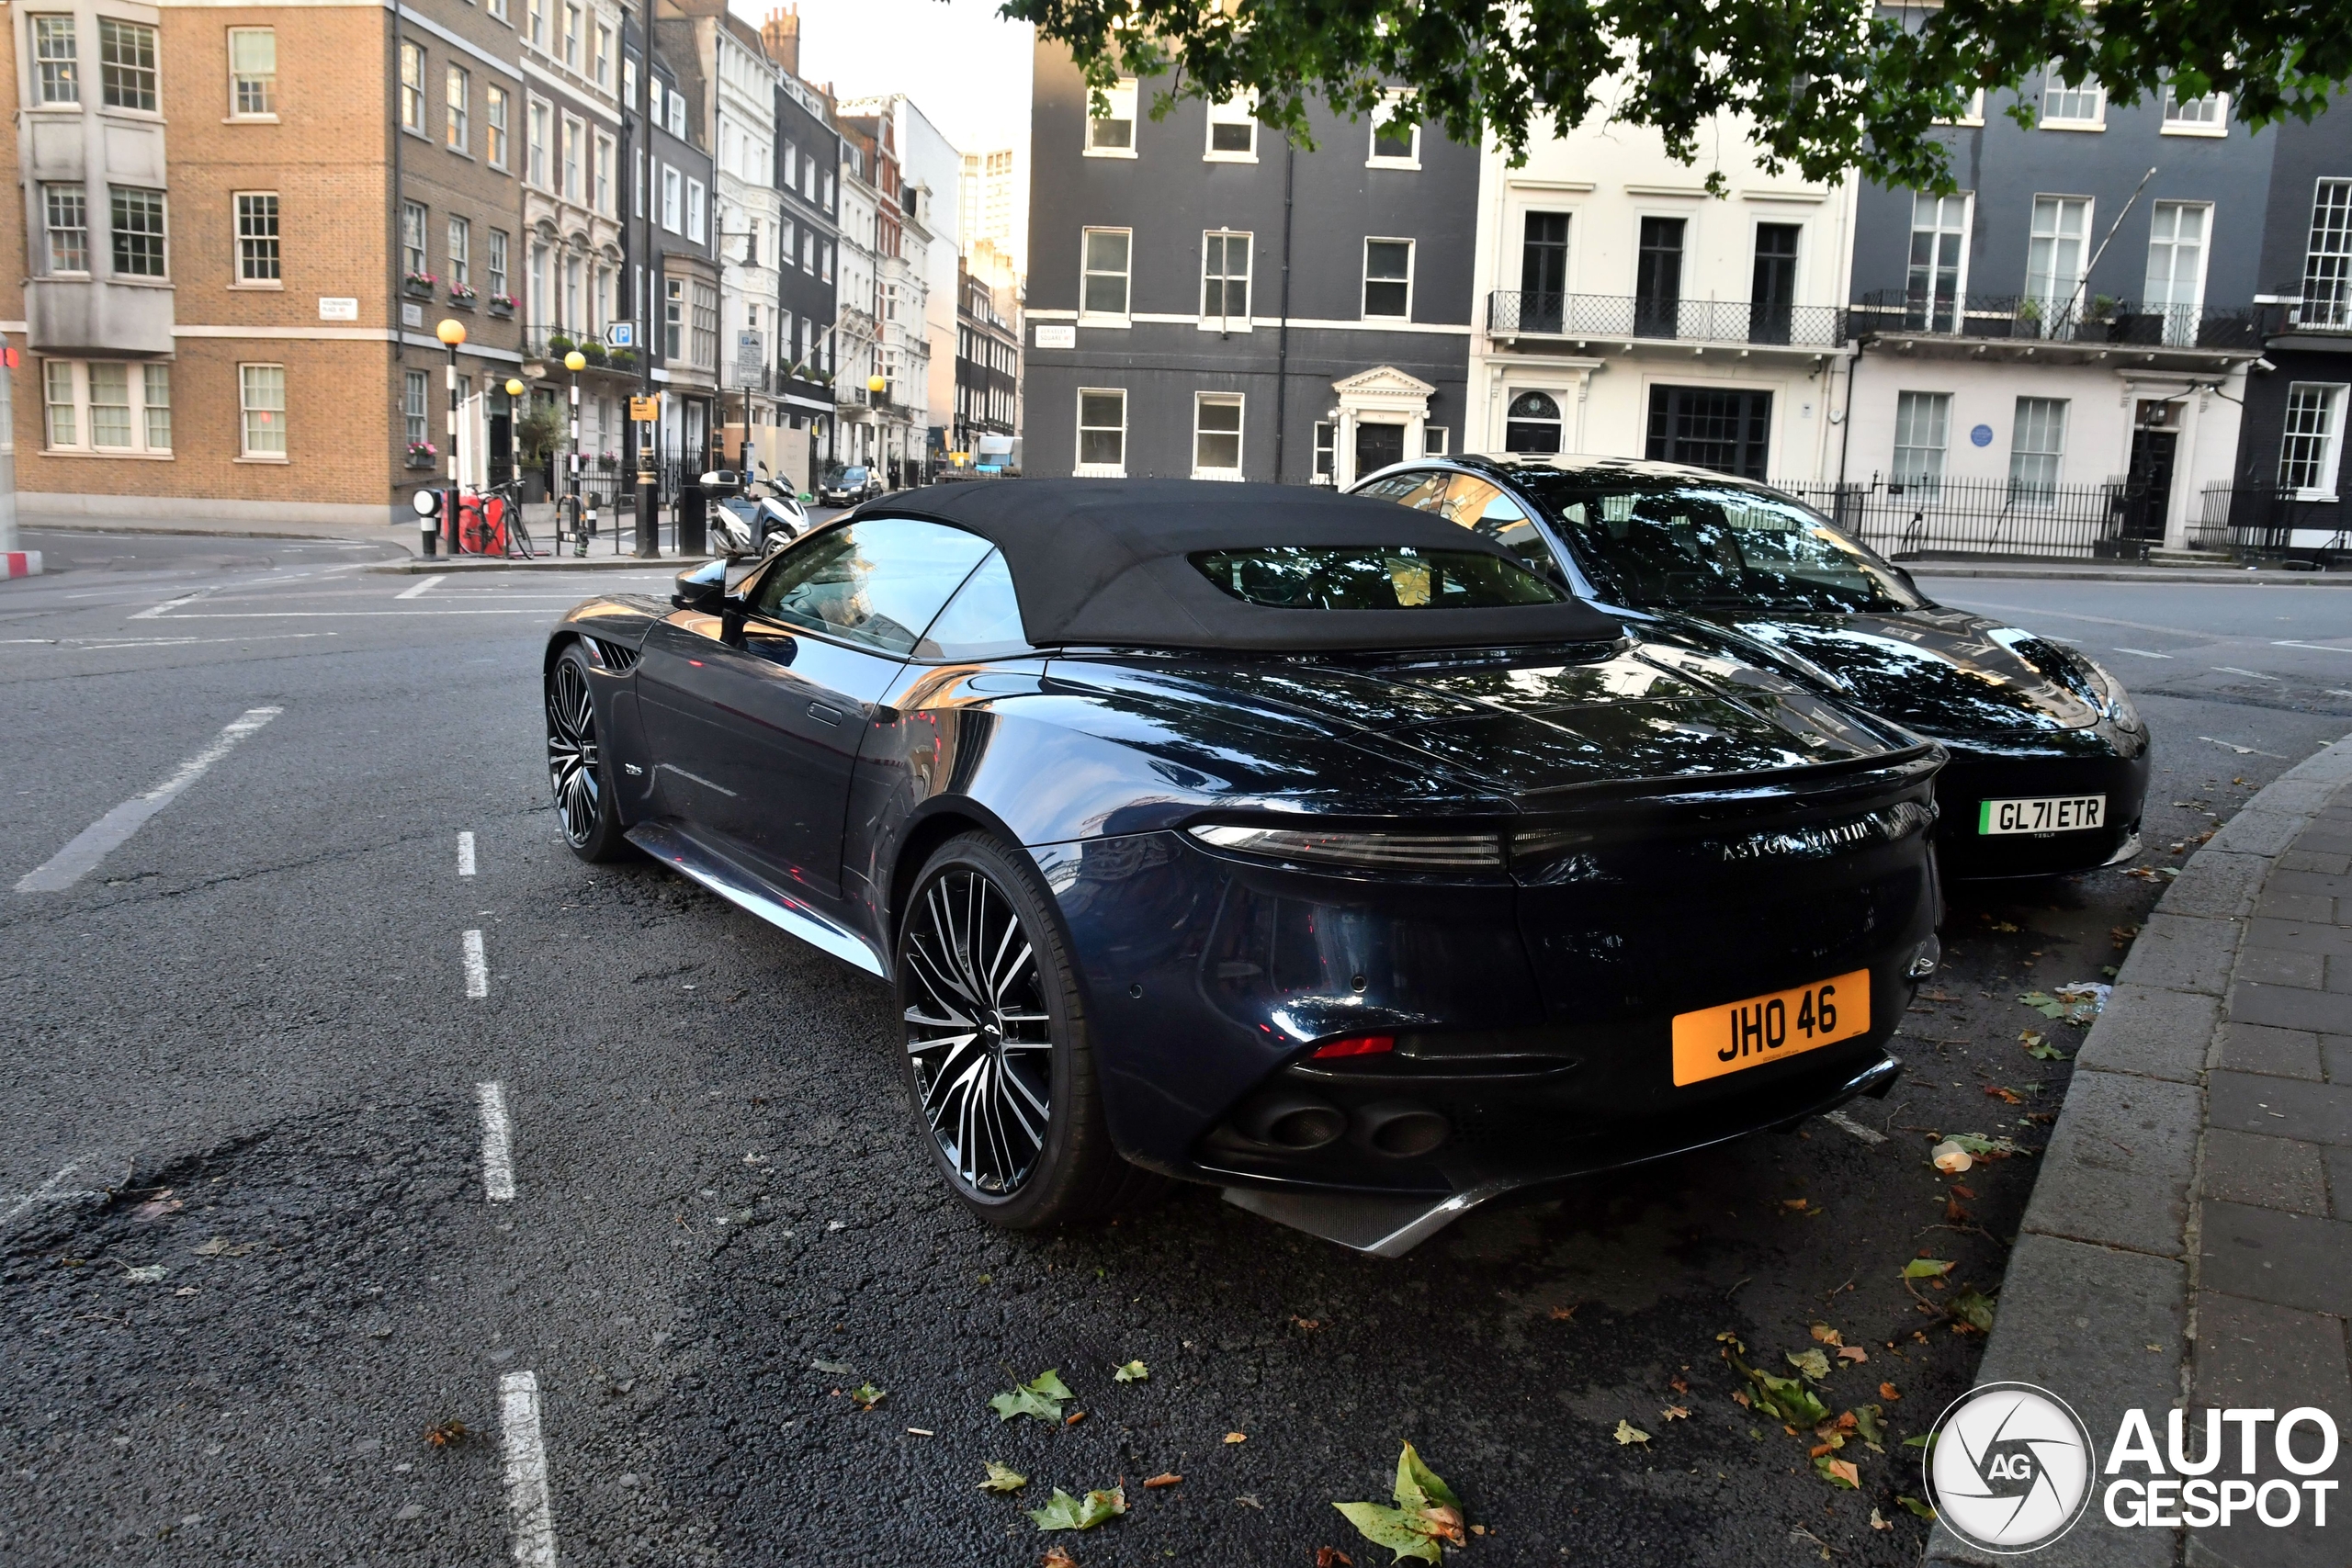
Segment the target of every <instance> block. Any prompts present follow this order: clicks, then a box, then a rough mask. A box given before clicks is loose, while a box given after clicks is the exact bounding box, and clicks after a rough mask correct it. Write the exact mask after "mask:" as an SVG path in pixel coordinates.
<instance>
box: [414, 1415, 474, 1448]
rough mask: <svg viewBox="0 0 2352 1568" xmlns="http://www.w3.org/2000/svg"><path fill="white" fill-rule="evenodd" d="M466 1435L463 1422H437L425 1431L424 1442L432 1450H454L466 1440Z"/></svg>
mask: <svg viewBox="0 0 2352 1568" xmlns="http://www.w3.org/2000/svg"><path fill="white" fill-rule="evenodd" d="M466 1435H467V1434H466V1424H465V1423H464V1422H463V1421H435V1423H434V1424H433V1425H432V1426H430V1427H426V1428H425V1429H424V1441H425V1443H426V1445H427V1446H428V1447H431V1448H436V1449H454V1448H456V1447H457V1446H458V1444H459V1443H462V1442H464V1441H465V1440H466Z"/></svg>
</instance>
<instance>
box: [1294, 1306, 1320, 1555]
mask: <svg viewBox="0 0 2352 1568" xmlns="http://www.w3.org/2000/svg"><path fill="white" fill-rule="evenodd" d="M1290 1325H1291V1326H1292V1327H1293V1328H1295V1329H1297V1330H1298V1331H1299V1332H1300V1333H1301V1334H1312V1333H1314V1332H1315V1331H1316V1330H1317V1329H1318V1328H1320V1327H1322V1326H1323V1320H1322V1319H1321V1318H1319V1317H1300V1316H1299V1315H1298V1314H1295V1313H1294V1314H1291V1320H1290ZM1325 1550H1326V1551H1328V1550H1329V1548H1326V1549H1325Z"/></svg>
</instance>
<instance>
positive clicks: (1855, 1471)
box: [1813, 1459, 1862, 1491]
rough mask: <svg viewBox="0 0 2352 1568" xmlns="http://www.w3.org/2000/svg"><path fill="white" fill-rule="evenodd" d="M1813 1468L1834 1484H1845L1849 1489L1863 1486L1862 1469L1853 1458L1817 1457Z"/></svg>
mask: <svg viewBox="0 0 2352 1568" xmlns="http://www.w3.org/2000/svg"><path fill="white" fill-rule="evenodd" d="M1813 1468H1814V1470H1815V1472H1818V1473H1819V1474H1820V1476H1821V1479H1822V1480H1824V1481H1826V1482H1827V1483H1829V1484H1830V1485H1832V1486H1843V1487H1846V1488H1847V1489H1849V1491H1859V1490H1860V1487H1861V1484H1862V1472H1861V1469H1860V1466H1858V1465H1856V1464H1855V1463H1854V1461H1852V1460H1849V1459H1817V1460H1815V1461H1813Z"/></svg>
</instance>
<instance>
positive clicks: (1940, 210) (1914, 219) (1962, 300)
mask: <svg viewBox="0 0 2352 1568" xmlns="http://www.w3.org/2000/svg"><path fill="white" fill-rule="evenodd" d="M1922 201H1927V202H1932V203H1934V204H1935V205H1934V213H1933V221H1932V222H1930V223H1928V224H1924V225H1923V224H1922V223H1921V222H1920V221H1919V204H1920V203H1921V202H1922ZM1948 201H1957V202H1959V203H1960V221H1959V226H1958V228H1957V229H1955V228H1954V227H1953V226H1952V225H1951V224H1949V223H1947V222H1945V221H1944V220H1945V217H1946V213H1945V211H1944V203H1946V202H1948ZM1975 219H1976V193H1975V192H1974V191H1965V190H1963V191H1954V192H1953V193H1952V194H1951V195H1950V196H1937V195H1936V194H1934V193H1933V192H1931V191H1922V190H1915V191H1913V192H1912V193H1911V231H1910V242H1911V246H1912V248H1913V249H1914V250H1916V249H1917V247H1918V243H1919V236H1920V235H1922V234H1932V235H1936V236H1938V237H1939V238H1940V237H1941V236H1943V235H1946V234H1951V233H1958V234H1959V236H1960V260H1959V262H1958V263H1957V264H1956V271H1955V273H1954V276H1953V278H1952V291H1951V299H1952V307H1951V309H1952V313H1951V325H1950V326H1949V327H1942V328H1939V327H1937V326H1936V324H1935V322H1936V306H1935V276H1936V273H1937V271H1938V270H1939V265H1940V264H1939V263H1937V262H1935V261H1932V260H1931V261H1929V263H1928V307H1927V315H1928V321H1927V327H1928V331H1931V332H1932V331H1943V332H1955V333H1956V332H1958V331H1960V328H1961V323H1962V321H1965V320H1966V319H1967V314H1968V261H1969V254H1970V250H1971V247H1970V244H1969V233H1970V231H1971V230H1972V229H1973V227H1974V226H1975ZM1912 265H1913V263H1912V262H1911V260H1910V258H1909V256H1908V255H1907V254H1906V255H1905V258H1904V264H1903V288H1904V294H1905V299H1908V298H1909V295H1910V290H1911V267H1912Z"/></svg>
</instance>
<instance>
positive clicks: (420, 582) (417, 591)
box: [392, 573, 449, 599]
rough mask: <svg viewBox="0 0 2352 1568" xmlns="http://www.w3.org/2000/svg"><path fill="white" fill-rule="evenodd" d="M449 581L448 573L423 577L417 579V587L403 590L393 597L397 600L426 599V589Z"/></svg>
mask: <svg viewBox="0 0 2352 1568" xmlns="http://www.w3.org/2000/svg"><path fill="white" fill-rule="evenodd" d="M448 580H449V579H448V576H447V573H444V574H442V575H440V576H437V577H421V578H419V579H417V582H416V586H415V587H413V588H403V589H401V591H400V592H398V593H395V594H393V595H392V597H393V598H395V599H422V598H424V591H425V590H426V589H428V588H430V587H432V586H433V585H434V584H435V583H436V582H447V581H448Z"/></svg>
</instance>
